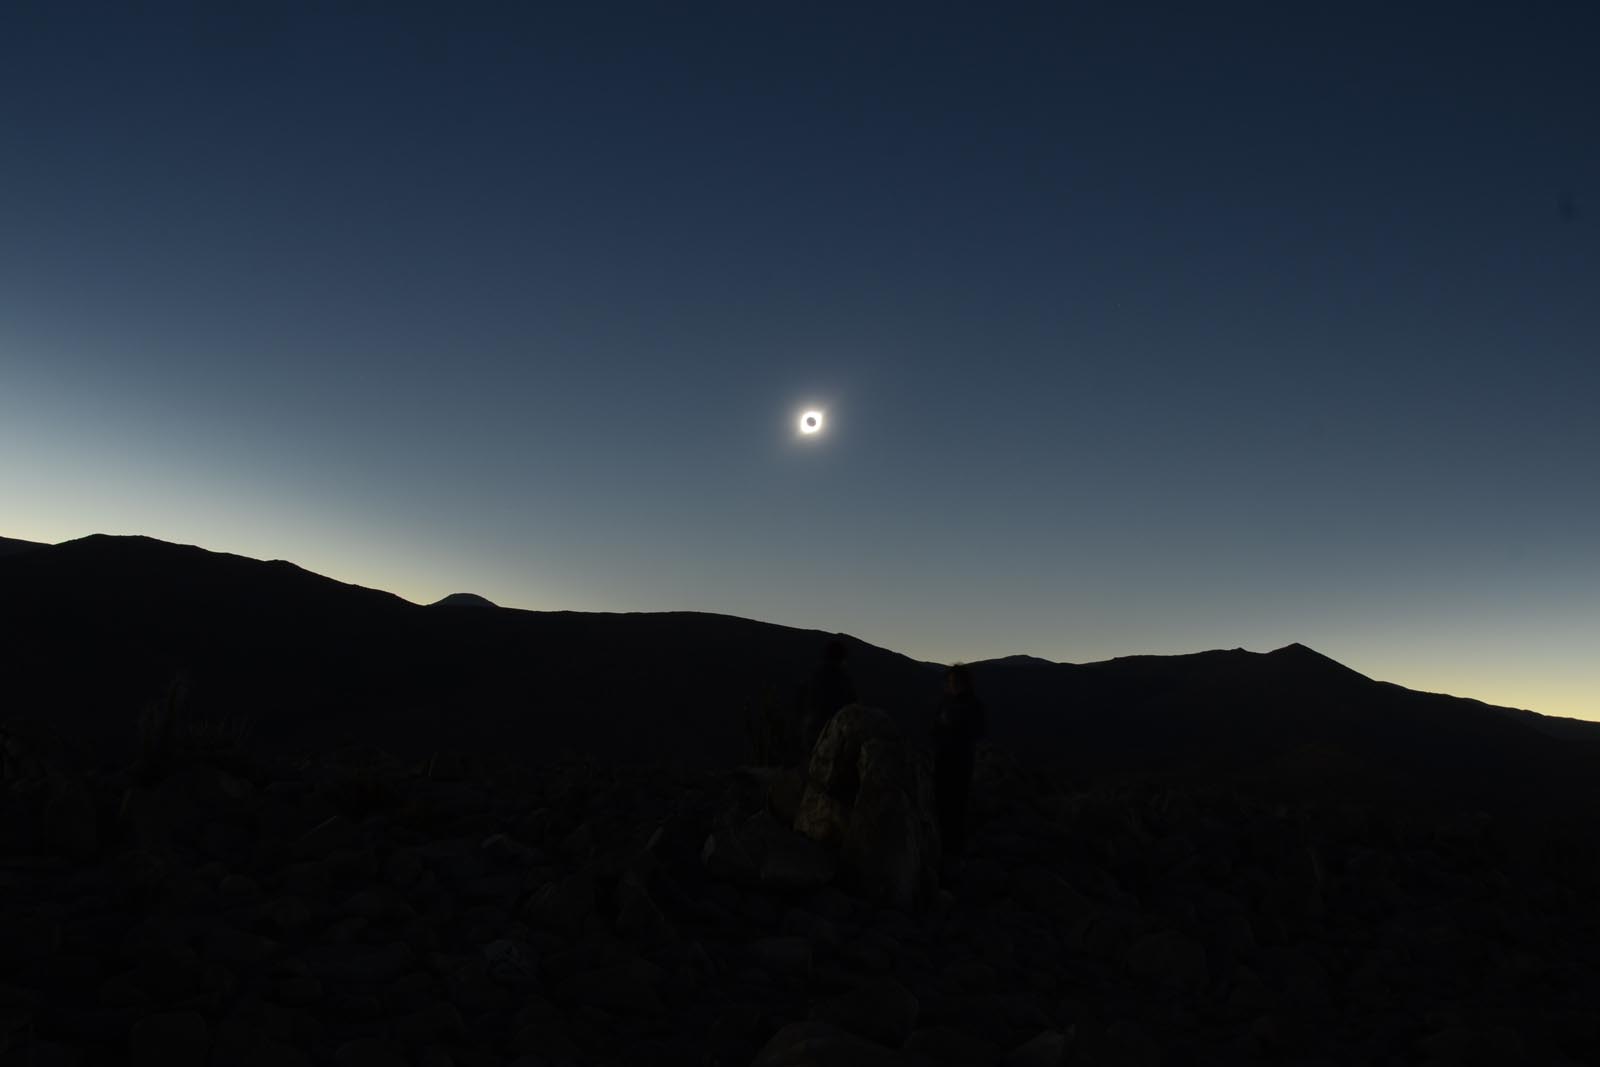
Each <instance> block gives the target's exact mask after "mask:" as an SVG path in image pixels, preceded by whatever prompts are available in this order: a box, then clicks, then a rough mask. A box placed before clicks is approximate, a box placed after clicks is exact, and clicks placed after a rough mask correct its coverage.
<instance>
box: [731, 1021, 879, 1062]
mask: <svg viewBox="0 0 1600 1067" xmlns="http://www.w3.org/2000/svg"><path fill="white" fill-rule="evenodd" d="M905 1063H906V1059H905V1057H904V1056H902V1055H901V1054H900V1053H898V1052H896V1051H895V1050H893V1049H887V1048H884V1047H883V1046H882V1045H878V1044H875V1043H873V1042H871V1041H868V1040H866V1039H865V1038H861V1037H857V1036H856V1035H854V1034H851V1033H847V1032H846V1031H844V1030H841V1029H839V1028H838V1027H837V1026H834V1025H833V1024H832V1023H826V1022H821V1021H818V1020H813V1021H811V1022H801V1023H790V1024H789V1025H788V1026H785V1027H784V1028H783V1029H781V1030H779V1031H778V1032H777V1033H776V1034H774V1035H773V1036H772V1039H771V1040H770V1041H768V1042H767V1043H766V1045H764V1046H763V1047H762V1049H761V1051H760V1052H759V1053H757V1054H756V1058H755V1061H754V1063H753V1064H752V1065H751V1067H902V1065H903V1064H905Z"/></svg>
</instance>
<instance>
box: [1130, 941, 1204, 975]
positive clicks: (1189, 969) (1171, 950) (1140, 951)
mask: <svg viewBox="0 0 1600 1067" xmlns="http://www.w3.org/2000/svg"><path fill="white" fill-rule="evenodd" d="M1128 969H1129V970H1130V971H1132V972H1133V973H1134V974H1136V975H1138V976H1139V977H1140V978H1145V979H1149V980H1151V981H1154V982H1158V983H1161V984H1164V985H1171V986H1181V987H1184V988H1188V989H1195V988H1198V987H1200V986H1203V985H1205V983H1206V980H1207V978H1209V977H1210V969H1209V967H1208V966H1207V964H1206V950H1205V946H1203V945H1201V944H1200V943H1199V942H1198V941H1196V940H1194V938H1192V937H1189V936H1188V935H1186V934H1182V933H1179V932H1178V931H1176V930H1162V931H1159V932H1157V933H1153V934H1146V935H1145V936H1144V937H1142V938H1140V939H1139V940H1138V941H1135V942H1134V943H1133V947H1132V948H1131V949H1129V951H1128Z"/></svg>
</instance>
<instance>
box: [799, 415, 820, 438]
mask: <svg viewBox="0 0 1600 1067" xmlns="http://www.w3.org/2000/svg"><path fill="white" fill-rule="evenodd" d="M800 432H801V433H803V434H815V433H821V432H822V412H820V411H808V412H806V413H805V414H803V415H801V416H800Z"/></svg>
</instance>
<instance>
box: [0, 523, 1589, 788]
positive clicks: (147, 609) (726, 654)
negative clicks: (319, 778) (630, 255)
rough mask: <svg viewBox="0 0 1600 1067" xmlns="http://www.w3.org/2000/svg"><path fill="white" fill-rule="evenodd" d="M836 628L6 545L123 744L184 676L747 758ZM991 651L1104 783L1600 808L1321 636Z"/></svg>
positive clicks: (391, 714)
mask: <svg viewBox="0 0 1600 1067" xmlns="http://www.w3.org/2000/svg"><path fill="white" fill-rule="evenodd" d="M449 599H450V598H446V600H447V601H448V600H449ZM833 636H835V635H833V634H829V633H825V632H823V631H818V630H806V629H800V628H796V627H790V626H783V625H781V624H776V623H765V622H758V621H755V620H749V619H742V618H738V617H736V616H729V615H719V614H714V613H704V612H614V613H609V612H572V611H528V610H524V609H516V608H505V607H486V608H482V609H480V610H474V611H457V610H449V611H440V610H436V609H430V607H428V606H424V605H418V604H414V603H412V602H410V601H407V600H405V599H403V598H401V597H398V596H396V595H394V594H392V593H387V592H384V591H381V590H374V589H369V588H366V587H363V586H359V585H352V584H349V583H344V582H339V581H337V580H335V579H332V578H328V577H325V576H323V575H318V574H315V573H313V572H311V571H307V570H305V569H303V568H300V567H298V566H296V565H294V564H292V563H289V562H287V561H283V560H271V561H262V560H256V559H251V558H249V557H245V556H239V555H234V554H231V553H221V552H212V551H209V550H206V549H202V548H199V547H196V546H189V545H175V544H171V543H169V542H165V541H160V540H157V539H155V538H149V537H142V536H131V537H128V536H111V535H104V534H96V535H91V536H89V537H85V538H79V539H76V540H72V541H66V542H62V543H61V544H58V545H53V546H38V547H34V548H31V549H26V550H21V551H14V552H6V553H0V639H3V643H0V648H4V649H7V650H8V655H6V656H5V657H4V659H3V660H0V696H3V697H5V698H7V699H9V701H10V702H11V703H12V705H13V706H14V707H17V708H19V709H28V710H30V711H32V712H33V713H35V714H48V715H49V716H50V718H51V719H52V721H53V722H55V723H56V724H58V725H60V726H62V727H65V728H66V729H65V731H64V732H69V733H70V734H71V735H72V736H74V737H75V738H76V739H78V741H79V743H80V744H81V746H82V747H83V748H84V749H85V751H86V752H94V751H98V752H104V753H110V752H113V751H116V752H122V751H125V750H126V748H127V747H128V745H130V744H131V743H132V730H133V726H132V724H133V722H134V721H135V720H136V717H137V711H138V709H139V708H140V707H141V706H143V705H144V704H146V703H148V702H150V701H152V700H157V699H159V698H160V697H161V694H162V693H163V692H164V691H165V688H166V686H168V685H169V684H170V683H171V681H172V679H174V678H177V677H184V678H186V679H188V681H189V683H190V693H191V696H190V700H191V703H192V705H193V711H194V713H195V714H199V715H212V716H224V715H238V714H244V715H248V716H250V717H251V718H252V719H253V721H254V723H255V736H256V737H258V738H259V739H261V741H262V743H264V744H270V745H275V746H284V747H296V746H300V747H321V746H326V745H328V744H332V743H335V742H337V741H340V740H355V739H361V740H381V743H382V744H383V745H384V746H385V747H391V748H394V749H396V750H398V751H418V752H425V751H431V750H437V749H444V748H471V747H473V746H481V745H492V746H494V747H497V748H499V747H506V746H510V747H513V748H516V747H518V746H521V747H522V748H525V749H526V750H527V751H529V752H530V755H531V754H533V753H542V754H549V753H551V752H553V751H559V750H560V749H562V748H572V749H575V750H577V751H580V752H584V751H587V752H595V753H604V754H605V755H606V756H607V757H608V758H611V759H620V760H624V761H628V760H633V761H638V762H650V761H666V762H675V763H680V764H685V765H712V764H715V765H727V764H730V763H733V762H737V761H739V760H740V759H741V758H743V756H744V740H745V739H744V734H743V719H744V716H745V714H746V713H747V711H748V709H749V708H750V707H751V706H752V705H753V704H755V703H757V702H759V701H760V700H761V699H763V694H764V693H775V694H776V697H775V699H777V700H779V701H783V700H788V699H792V697H793V694H794V692H795V688H794V687H795V686H796V685H797V684H798V683H799V681H800V680H801V679H803V678H804V677H806V676H807V674H808V673H809V672H810V670H811V669H812V668H813V667H814V665H815V660H816V658H817V656H818V655H819V654H820V652H821V650H822V646H823V644H824V643H825V642H826V641H827V640H828V639H829V638H831V637H833ZM844 639H845V640H846V643H847V646H848V648H849V653H850V660H849V664H850V669H851V671H852V673H853V675H854V676H855V678H856V682H857V689H858V691H859V692H860V694H861V697H862V699H863V700H864V701H866V702H868V703H872V704H877V705H880V706H883V707H885V708H887V709H888V710H890V712H891V713H892V714H894V715H895V716H896V717H897V718H899V719H900V720H901V721H902V722H903V723H904V724H905V725H906V726H908V727H909V728H911V729H913V730H916V729H919V728H920V727H921V725H922V723H923V722H924V721H925V719H926V715H927V713H928V712H929V711H930V710H931V708H932V706H933V705H934V703H935V702H936V701H937V698H938V688H939V684H940V678H941V673H940V672H941V670H942V667H941V665H938V664H931V663H926V662H922V661H918V660H915V659H912V658H910V657H907V656H904V655H902V654H900V653H897V652H894V651H892V650H888V649H882V648H878V647H876V646H873V645H871V644H868V643H867V642H864V641H861V640H859V639H856V638H853V637H848V636H846V637H845V638H844ZM972 668H973V671H974V674H975V677H976V678H977V680H978V685H979V688H980V692H981V694H982V696H983V698H984V700H985V701H986V702H987V703H988V705H989V706H990V709H991V721H992V724H993V736H994V739H995V741H996V742H997V743H999V744H1001V745H1003V746H1005V747H1006V748H1008V749H1009V750H1011V751H1014V752H1016V753H1018V754H1019V756H1020V758H1021V759H1022V760H1023V762H1025V763H1051V764H1054V765H1059V766H1063V767H1067V768H1069V769H1073V770H1075V771H1076V772H1077V773H1081V774H1086V775H1100V774H1108V773H1140V772H1143V771H1149V770H1160V771H1163V772H1167V771H1172V770H1174V769H1184V770H1187V771H1188V772H1190V773H1203V774H1229V775H1240V774H1245V775H1249V774H1271V773H1276V772H1275V771H1274V770H1273V768H1275V767H1279V766H1280V765H1284V766H1287V765H1289V764H1293V765H1295V766H1300V765H1301V764H1303V763H1304V762H1305V759H1304V758H1303V757H1304V754H1305V753H1308V752H1314V753H1317V754H1318V755H1317V757H1316V760H1315V761H1314V762H1315V763H1316V765H1317V766H1318V767H1322V768H1324V769H1327V768H1333V771H1331V772H1330V773H1331V774H1332V775H1333V777H1334V778H1336V779H1339V780H1341V781H1342V780H1346V779H1348V780H1351V781H1354V780H1357V779H1360V780H1362V781H1368V780H1376V779H1382V780H1384V781H1386V782H1389V783H1391V784H1393V785H1395V786H1397V787H1399V786H1406V785H1407V783H1412V784H1414V785H1415V788H1416V789H1417V790H1419V791H1420V792H1421V793H1422V794H1429V793H1431V792H1435V791H1438V790H1444V791H1446V792H1449V793H1450V794H1451V795H1456V794H1460V795H1462V796H1467V797H1469V798H1470V797H1482V798H1484V799H1486V800H1489V799H1496V791H1499V794H1500V796H1499V799H1505V798H1506V797H1507V796H1510V795H1513V794H1518V793H1525V794H1526V795H1527V796H1528V797H1530V798H1532V797H1533V795H1534V794H1538V795H1539V796H1545V795H1546V794H1549V795H1551V796H1559V797H1560V798H1561V800H1562V801H1563V802H1567V803H1574V804H1580V805H1584V806H1588V805H1589V804H1590V803H1591V796H1592V794H1593V792H1594V790H1593V789H1592V788H1590V787H1589V786H1588V785H1587V782H1588V780H1589V779H1590V778H1591V777H1592V771H1593V769H1594V768H1595V767H1596V766H1597V765H1600V764H1597V761H1596V759H1595V756H1594V753H1595V752H1597V751H1600V741H1597V740H1596V738H1600V724H1587V723H1582V722H1580V721H1579V720H1557V719H1552V718H1551V717H1548V716H1539V715H1537V714H1536V713H1534V712H1529V711H1524V710H1521V709H1511V708H1499V707H1495V706H1493V705H1488V704H1484V703H1482V702H1480V701H1475V700H1471V699H1467V698H1457V697H1450V696H1443V695H1439V694H1428V693H1420V692H1416V691H1413V690H1409V689H1405V688H1404V687H1401V686H1397V685H1393V684H1392V683H1387V682H1379V681H1374V680H1372V679H1370V678H1367V677H1366V676H1364V675H1362V674H1360V673H1359V672H1357V671H1354V670H1352V669H1350V668H1348V667H1346V666H1344V665H1342V664H1340V663H1338V662H1337V661H1335V660H1333V659H1331V658H1329V657H1327V656H1324V655H1322V654H1321V653H1318V652H1316V651H1315V650H1313V649H1310V648H1308V647H1306V646H1305V645H1302V644H1299V643H1290V644H1287V645H1285V646H1283V647H1281V648H1277V649H1274V650H1272V651H1270V652H1265V653H1256V652H1248V651H1245V650H1243V649H1217V650H1209V651H1204V652H1198V653H1192V654H1188V655H1180V656H1152V655H1134V656H1123V657H1117V658H1114V659H1109V660H1104V661H1099V662H1093V663H1082V664H1074V663H1056V662H1053V661H1048V660H1043V659H1039V658H1037V657H1028V656H1011V657H1002V658H998V659H991V660H983V661H976V662H974V663H972ZM768 699H772V698H771V697H769V698H768ZM1552 723H1554V724H1556V725H1555V727H1554V728H1552V726H1551V724H1552ZM1557 735H1559V736H1557ZM1285 761H1288V763H1285ZM1335 772H1336V773H1335ZM1308 781H1309V779H1308ZM1441 795H1443V794H1441Z"/></svg>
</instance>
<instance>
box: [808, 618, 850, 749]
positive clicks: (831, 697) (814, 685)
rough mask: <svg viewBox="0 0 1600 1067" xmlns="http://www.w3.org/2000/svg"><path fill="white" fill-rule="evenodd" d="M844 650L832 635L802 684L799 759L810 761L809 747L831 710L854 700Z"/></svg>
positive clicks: (814, 745) (825, 722)
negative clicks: (803, 698) (803, 706)
mask: <svg viewBox="0 0 1600 1067" xmlns="http://www.w3.org/2000/svg"><path fill="white" fill-rule="evenodd" d="M846 655H847V652H846V650H845V645H844V642H843V641H840V640H839V639H838V638H834V639H833V640H832V641H829V642H828V646H827V647H826V648H825V649H823V651H822V665H821V666H820V667H818V668H817V669H816V672H815V673H814V674H812V675H811V683H810V685H808V686H807V687H806V710H805V715H803V716H802V717H801V719H800V747H801V753H800V763H801V766H805V765H806V764H808V763H810V762H811V750H812V749H813V748H815V747H816V744H817V738H818V737H820V736H821V734H822V728H823V727H824V726H826V725H828V720H829V719H831V718H833V713H834V712H836V711H838V710H839V709H840V708H842V707H844V706H845V705H846V704H854V703H855V702H856V687H855V684H854V683H853V682H851V681H850V674H849V672H848V671H846V670H845V669H844V661H845V656H846Z"/></svg>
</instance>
